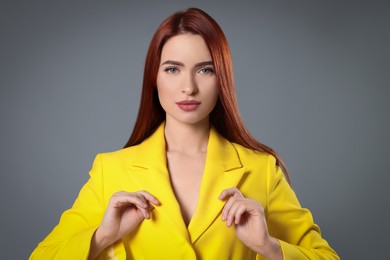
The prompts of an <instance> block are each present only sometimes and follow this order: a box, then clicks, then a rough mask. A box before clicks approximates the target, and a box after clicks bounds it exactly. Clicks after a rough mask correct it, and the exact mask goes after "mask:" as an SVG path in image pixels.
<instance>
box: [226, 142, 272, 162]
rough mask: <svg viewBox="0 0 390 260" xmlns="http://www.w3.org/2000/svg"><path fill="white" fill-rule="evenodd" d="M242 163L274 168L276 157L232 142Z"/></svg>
mask: <svg viewBox="0 0 390 260" xmlns="http://www.w3.org/2000/svg"><path fill="white" fill-rule="evenodd" d="M232 145H233V146H234V148H235V149H236V151H237V154H238V156H239V157H240V160H241V162H242V164H243V165H247V166H255V167H261V168H270V167H271V168H274V167H275V165H276V158H275V157H274V156H273V155H271V154H269V153H266V152H262V151H257V150H253V149H250V148H247V147H244V146H242V145H240V144H236V143H232Z"/></svg>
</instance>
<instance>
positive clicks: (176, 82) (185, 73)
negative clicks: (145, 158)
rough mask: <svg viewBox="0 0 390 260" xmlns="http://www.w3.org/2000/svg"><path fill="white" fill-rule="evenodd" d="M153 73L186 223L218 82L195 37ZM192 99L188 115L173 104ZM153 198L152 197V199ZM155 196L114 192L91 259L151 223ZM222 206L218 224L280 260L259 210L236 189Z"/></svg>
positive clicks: (174, 44) (173, 47) (174, 47)
mask: <svg viewBox="0 0 390 260" xmlns="http://www.w3.org/2000/svg"><path fill="white" fill-rule="evenodd" d="M160 60H161V61H160V68H159V71H158V74H157V91H158V94H159V100H160V103H161V105H162V107H163V109H164V110H165V112H166V122H165V139H166V147H167V161H168V165H167V167H168V170H169V174H170V178H171V183H172V188H173V191H174V193H175V195H176V198H177V200H178V202H179V204H180V206H181V211H182V216H183V220H184V222H185V224H186V225H188V224H189V222H190V221H191V218H192V216H193V213H194V211H195V207H196V203H197V200H198V196H199V190H200V183H201V179H202V174H203V169H204V164H205V159H206V154H207V144H208V138H209V130H210V123H209V115H210V112H211V111H212V109H213V108H214V106H215V104H216V102H217V99H218V87H217V80H216V76H215V73H214V67H213V64H212V62H211V61H212V59H211V55H210V52H209V50H208V48H207V45H206V43H205V42H204V40H203V38H202V37H201V36H199V35H193V34H181V35H177V36H174V37H172V38H170V39H169V40H168V41H167V43H166V44H165V45H164V47H163V49H162V53H161V59H160ZM183 100H195V101H197V102H199V105H198V106H197V107H196V109H193V110H191V111H186V110H183V109H182V108H180V107H179V106H178V104H177V102H180V101H183ZM155 196H156V197H155ZM157 198H158V194H154V195H152V194H150V193H148V192H147V191H138V192H125V191H120V192H117V193H115V194H114V195H113V196H112V197H111V199H110V202H109V204H108V206H107V209H106V212H105V215H104V217H103V221H102V223H101V225H100V226H99V228H98V229H97V230H96V232H95V234H94V236H93V237H92V240H91V249H90V254H89V258H90V259H94V258H96V257H97V256H98V255H99V254H100V253H101V252H102V251H103V250H104V249H105V248H106V247H108V246H109V245H111V244H113V243H114V242H116V241H117V240H119V239H121V238H122V237H123V236H125V235H127V234H129V233H130V232H131V231H132V230H133V229H134V228H135V227H137V225H138V224H139V223H141V222H142V221H144V220H148V219H149V218H150V213H149V212H150V211H151V210H153V208H154V207H158V206H159V202H158V199H157ZM215 199H220V200H222V201H225V206H224V209H223V211H222V221H225V222H226V226H227V228H234V229H235V232H236V235H237V237H238V239H240V240H241V241H242V242H243V243H244V244H245V245H246V246H248V247H249V248H251V249H252V250H254V251H255V252H257V253H258V254H260V255H263V256H265V257H266V258H267V259H283V254H282V251H281V248H280V245H279V243H278V241H277V240H276V239H275V238H273V237H271V236H270V235H269V233H268V229H267V225H266V220H265V216H264V209H263V207H262V205H261V204H260V203H259V202H257V201H255V200H253V199H250V198H245V197H244V196H243V195H242V194H241V193H240V191H239V190H238V189H237V188H234V187H233V188H230V189H226V190H224V191H221V194H220V196H219V197H218V198H215Z"/></svg>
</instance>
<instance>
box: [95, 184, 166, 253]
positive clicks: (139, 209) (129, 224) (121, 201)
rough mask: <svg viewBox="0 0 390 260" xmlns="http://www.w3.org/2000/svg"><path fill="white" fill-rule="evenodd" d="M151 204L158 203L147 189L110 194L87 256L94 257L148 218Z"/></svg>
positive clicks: (151, 207)
mask: <svg viewBox="0 0 390 260" xmlns="http://www.w3.org/2000/svg"><path fill="white" fill-rule="evenodd" d="M152 204H154V205H159V204H160V203H159V201H158V200H157V199H156V198H155V197H154V196H153V195H151V194H150V193H148V192H147V191H138V192H125V191H120V192H117V193H115V194H114V195H112V197H111V199H110V201H109V203H108V206H107V209H106V212H105V214H104V217H103V220H102V223H101V224H100V226H99V228H98V229H97V230H96V232H95V234H94V236H93V238H92V241H91V249H90V254H89V258H90V259H93V258H95V257H96V256H98V255H99V254H100V252H101V251H103V250H104V248H106V247H108V246H109V245H111V244H113V243H114V242H116V241H117V240H119V239H121V238H122V237H124V236H125V235H127V234H129V233H130V232H131V231H133V230H134V228H135V227H137V226H138V224H139V223H140V222H141V221H143V220H144V219H150V211H151V210H153V205H152Z"/></svg>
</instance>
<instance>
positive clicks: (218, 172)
mask: <svg viewBox="0 0 390 260" xmlns="http://www.w3.org/2000/svg"><path fill="white" fill-rule="evenodd" d="M164 126H165V124H161V125H160V126H159V128H158V129H157V130H156V131H155V132H154V133H153V134H152V135H151V136H150V137H149V138H147V139H145V140H144V141H143V142H142V143H141V144H140V145H139V146H138V147H137V152H136V155H135V157H134V159H133V161H132V162H131V165H130V167H131V171H132V172H134V173H132V174H131V175H132V176H134V178H132V179H133V181H134V183H135V184H137V185H138V188H139V189H142V190H147V191H148V192H150V193H151V194H153V195H154V196H156V197H157V198H158V200H159V201H160V203H161V205H160V206H158V207H156V209H155V210H158V211H159V212H160V213H161V215H163V216H164V217H165V218H166V219H167V220H168V221H169V222H170V223H171V224H172V226H173V228H174V229H176V230H177V231H178V232H179V234H180V235H181V236H183V237H184V238H185V239H186V240H190V241H191V242H192V243H195V242H196V240H197V239H198V238H199V237H200V236H201V235H202V234H203V233H204V232H205V231H206V230H207V228H208V227H209V226H210V225H211V224H212V223H213V221H220V220H217V217H218V216H219V214H220V212H221V210H222V208H223V206H224V202H222V201H220V200H219V199H218V196H219V194H220V193H221V192H222V191H223V190H224V189H227V188H231V187H235V186H237V185H238V183H239V181H240V180H241V178H242V177H243V175H244V173H245V167H244V166H243V165H242V163H241V160H240V158H239V156H238V153H237V150H236V148H235V147H234V145H233V144H232V143H231V142H229V141H228V140H226V139H225V138H223V137H222V136H221V135H219V133H218V132H217V131H216V130H215V129H214V128H211V130H210V136H209V141H208V146H207V156H206V163H205V168H204V172H203V177H202V182H201V187H200V193H199V198H198V203H197V206H196V210H195V213H194V215H193V217H192V219H191V221H190V223H189V226H188V229H187V228H186V226H185V223H184V221H183V218H182V215H181V211H180V205H179V204H178V202H177V200H176V197H175V195H174V193H173V191H172V187H171V183H170V178H169V173H168V170H167V166H166V165H167V163H166V150H165V136H164ZM136 172H139V174H136Z"/></svg>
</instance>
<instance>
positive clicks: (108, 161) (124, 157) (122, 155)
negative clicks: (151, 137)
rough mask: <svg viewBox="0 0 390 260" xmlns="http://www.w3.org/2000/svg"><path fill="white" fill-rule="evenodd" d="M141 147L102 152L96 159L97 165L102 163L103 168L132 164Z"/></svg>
mask: <svg viewBox="0 0 390 260" xmlns="http://www.w3.org/2000/svg"><path fill="white" fill-rule="evenodd" d="M138 147H139V145H135V146H131V147H127V148H122V149H118V150H114V151H110V152H101V153H98V154H97V155H96V157H95V161H94V164H95V163H100V164H102V166H103V165H104V166H110V165H113V164H114V165H118V164H127V163H129V162H131V160H132V158H134V155H135V154H136V153H137V149H138Z"/></svg>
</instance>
